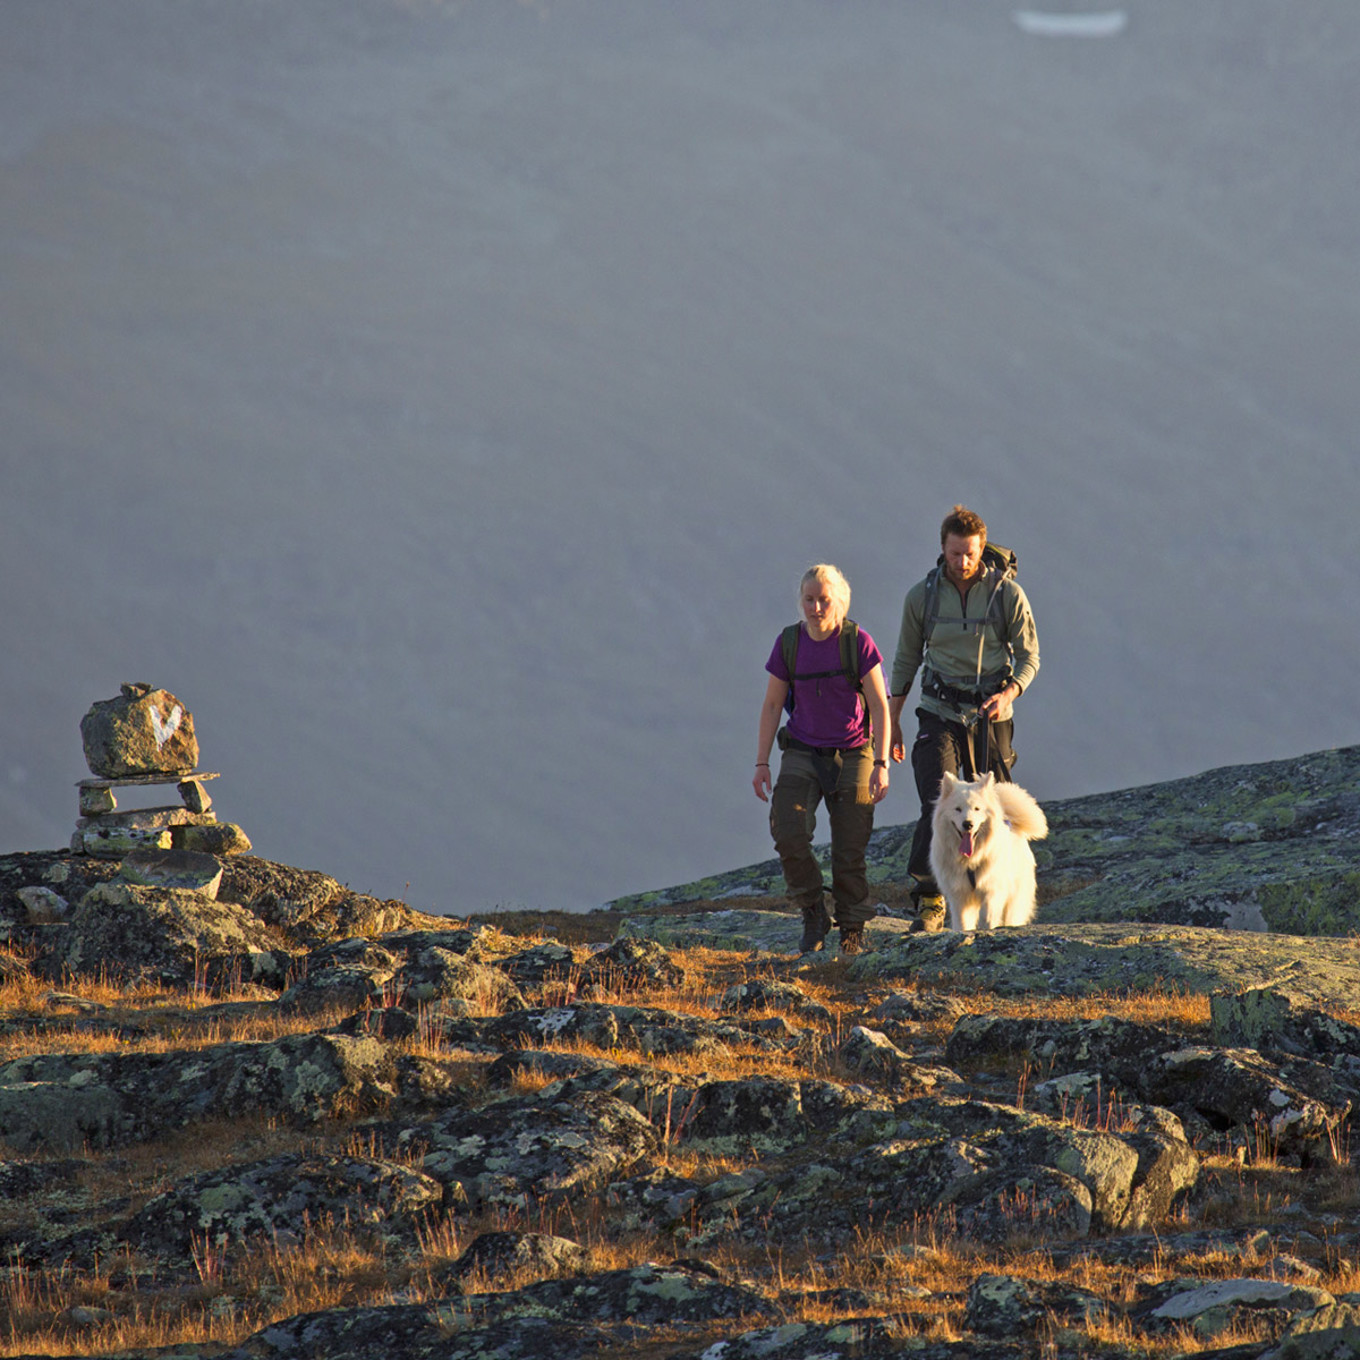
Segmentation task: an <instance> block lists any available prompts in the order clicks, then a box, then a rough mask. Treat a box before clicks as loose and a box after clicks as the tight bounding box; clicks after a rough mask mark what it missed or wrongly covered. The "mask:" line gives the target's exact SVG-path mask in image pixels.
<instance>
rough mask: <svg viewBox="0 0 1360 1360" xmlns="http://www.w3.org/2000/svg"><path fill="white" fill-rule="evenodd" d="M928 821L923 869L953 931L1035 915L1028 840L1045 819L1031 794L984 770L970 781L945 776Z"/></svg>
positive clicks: (1042, 832) (1040, 831) (1043, 832)
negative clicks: (927, 867) (936, 890)
mask: <svg viewBox="0 0 1360 1360" xmlns="http://www.w3.org/2000/svg"><path fill="white" fill-rule="evenodd" d="M930 825H931V840H930V869H931V872H932V873H933V874H934V875H935V882H936V883H938V884H939V885H940V891H941V892H942V893H943V894H944V900H945V902H946V903H948V905H949V924H950V925H951V926H952V927H953V928H954V929H955V930H977V929H979V928H981V929H983V930H991V929H992V928H993V927H994V926H1023V925H1028V924H1029V922H1030V921H1032V920H1033V919H1034V852H1033V851H1032V850H1031V849H1030V848H1029V843H1030V841H1037V840H1042V839H1043V837H1045V836H1047V835H1048V820H1047V819H1046V818H1045V817H1044V814H1043V810H1042V809H1041V808H1040V806H1039V804H1038V803H1036V802H1035V801H1034V799H1033V797H1031V796H1030V795H1029V794H1028V793H1026V792H1025V790H1024V789H1022V788H1021V787H1020V786H1019V785H1018V784H1000V783H998V782H997V780H996V777H995V776H994V775H993V774H991V773H990V772H988V774H987V775H986V776H985V777H984V778H982V779H977V780H973V781H972V782H971V783H970V782H969V781H968V780H966V779H959V778H958V777H957V776H955V775H952V774H948V773H946V774H945V777H944V782H943V783H942V784H941V785H940V796H939V798H938V799H937V800H936V803H935V812H934V816H933V817H932V819H931V823H930Z"/></svg>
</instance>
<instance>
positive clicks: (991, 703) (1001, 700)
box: [978, 680, 1020, 722]
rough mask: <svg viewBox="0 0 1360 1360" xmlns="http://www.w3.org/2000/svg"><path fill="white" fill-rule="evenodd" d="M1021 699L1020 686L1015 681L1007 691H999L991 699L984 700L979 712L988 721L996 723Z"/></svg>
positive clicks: (1007, 687)
mask: <svg viewBox="0 0 1360 1360" xmlns="http://www.w3.org/2000/svg"><path fill="white" fill-rule="evenodd" d="M1019 697H1020V686H1019V685H1017V684H1016V683H1015V681H1014V680H1012V681H1011V682H1010V684H1009V685H1007V686H1006V688H1005V689H999V690H997V692H996V693H995V694H993V695H992V696H991V697H990V698H988V699H985V700H983V702H982V705H981V706H980V707H979V708H978V712H979V713H980V714H981V715H982V716H983V717H984V718H986V719H987V720H988V722H996V721H997V719H998V718H999V716H1000V714H1001V713H1003V712H1004V711H1005V710H1006V709H1007V708H1009V707H1010V705H1011V704H1013V703H1014V702H1015V701H1016V700H1017V699H1018V698H1019Z"/></svg>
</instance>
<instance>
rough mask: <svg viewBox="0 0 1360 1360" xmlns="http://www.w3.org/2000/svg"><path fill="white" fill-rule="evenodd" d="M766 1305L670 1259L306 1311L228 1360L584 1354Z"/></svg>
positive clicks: (539, 1359)
mask: <svg viewBox="0 0 1360 1360" xmlns="http://www.w3.org/2000/svg"><path fill="white" fill-rule="evenodd" d="M770 1311H771V1305H770V1302H769V1300H768V1299H766V1298H765V1296H763V1295H762V1294H760V1293H758V1292H757V1291H755V1290H753V1289H750V1288H748V1287H746V1286H743V1285H740V1284H734V1283H730V1282H728V1281H727V1280H725V1279H723V1278H722V1277H721V1276H720V1275H719V1274H718V1272H716V1271H713V1270H711V1269H710V1268H707V1267H704V1266H702V1265H700V1264H699V1263H696V1262H692V1261H676V1262H674V1263H673V1264H670V1265H640V1266H634V1267H632V1268H630V1269H627V1270H615V1271H606V1272H602V1273H600V1274H596V1275H588V1276H584V1277H580V1278H576V1277H573V1278H570V1279H561V1280H545V1281H542V1282H540V1283H538V1284H532V1285H527V1286H525V1287H523V1288H521V1289H514V1290H505V1291H502V1292H496V1293H484V1294H466V1295H450V1296H448V1297H446V1298H444V1299H441V1300H438V1301H437V1302H433V1303H428V1304H405V1305H393V1306H388V1307H374V1308H362V1309H341V1308H335V1309H331V1310H329V1311H328V1312H325V1313H308V1314H302V1315H300V1316H298V1317H294V1318H286V1319H283V1320H282V1321H280V1322H276V1323H273V1324H272V1325H271V1326H269V1327H267V1328H265V1329H264V1330H263V1331H260V1332H257V1333H256V1334H255V1335H254V1336H252V1337H250V1338H249V1339H248V1340H247V1341H246V1342H245V1343H244V1344H243V1345H242V1346H241V1347H239V1348H238V1350H236V1351H234V1352H231V1353H230V1360H373V1357H375V1356H391V1357H399V1358H400V1360H545V1358H546V1357H551V1358H552V1360H583V1357H585V1356H587V1355H589V1354H591V1353H598V1352H599V1351H601V1350H603V1349H604V1348H605V1347H608V1346H612V1347H614V1348H619V1347H627V1346H628V1345H630V1344H632V1345H640V1344H642V1343H643V1342H644V1341H646V1340H647V1339H648V1332H649V1331H650V1330H651V1329H653V1328H655V1327H657V1326H675V1325H678V1324H683V1323H686V1322H707V1321H711V1320H714V1319H725V1318H743V1319H744V1318H758V1317H760V1316H762V1315H763V1314H768V1313H769V1312H770Z"/></svg>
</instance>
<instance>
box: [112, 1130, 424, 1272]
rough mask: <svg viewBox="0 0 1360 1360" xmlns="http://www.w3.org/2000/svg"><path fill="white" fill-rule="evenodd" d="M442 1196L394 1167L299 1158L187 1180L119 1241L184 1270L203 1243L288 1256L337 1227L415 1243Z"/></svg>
mask: <svg viewBox="0 0 1360 1360" xmlns="http://www.w3.org/2000/svg"><path fill="white" fill-rule="evenodd" d="M442 1197H443V1186H441V1185H440V1184H439V1182H438V1181H436V1180H435V1179H434V1178H433V1177H431V1176H426V1175H424V1174H423V1173H421V1172H419V1171H416V1170H413V1169H412V1168H411V1167H408V1166H403V1165H401V1164H400V1163H397V1162H392V1161H385V1160H383V1159H381V1158H375V1157H334V1156H320V1155H306V1154H301V1153H298V1154H291V1155H287V1156H283V1157H274V1158H270V1159H269V1160H266V1161H260V1162H252V1163H249V1164H247V1165H244V1166H228V1167H222V1168H220V1169H217V1170H213V1171H208V1172H204V1173H203V1174H201V1175H198V1176H193V1177H191V1178H190V1179H188V1180H185V1181H182V1182H180V1183H179V1184H178V1185H176V1186H174V1187H173V1188H172V1189H170V1190H168V1191H166V1192H165V1193H164V1194H161V1195H157V1196H156V1197H155V1198H154V1199H152V1200H150V1201H149V1202H148V1203H147V1204H146V1205H145V1206H144V1207H143V1208H142V1209H140V1210H139V1211H138V1212H137V1213H136V1214H135V1215H134V1216H133V1217H132V1219H130V1220H129V1221H128V1223H126V1224H125V1225H124V1226H123V1227H122V1229H120V1231H119V1233H118V1237H119V1240H120V1241H122V1242H126V1243H128V1244H130V1245H131V1246H134V1247H136V1248H137V1249H138V1250H139V1251H144V1252H151V1253H156V1254H159V1255H162V1256H167V1257H169V1258H170V1259H172V1260H178V1261H179V1262H181V1263H182V1262H184V1261H186V1260H188V1259H189V1258H190V1256H191V1255H192V1253H193V1252H194V1251H195V1250H196V1249H198V1248H199V1247H200V1246H201V1244H204V1243H206V1244H207V1245H209V1246H211V1247H225V1248H235V1247H242V1246H248V1245H251V1244H253V1243H254V1244H258V1243H266V1244H274V1245H277V1246H278V1247H280V1248H283V1249H286V1248H288V1247H290V1246H294V1245H297V1244H300V1243H302V1242H304V1241H305V1240H306V1239H307V1238H308V1237H309V1236H310V1235H312V1234H314V1233H316V1232H324V1231H329V1230H331V1229H333V1228H334V1227H335V1226H336V1225H337V1224H346V1225H348V1226H349V1227H350V1228H351V1229H353V1230H354V1231H356V1232H360V1233H363V1232H375V1233H378V1234H380V1235H383V1236H386V1235H389V1234H392V1233H398V1234H400V1235H402V1236H404V1237H406V1238H407V1239H408V1240H411V1241H413V1240H414V1229H415V1225H416V1223H417V1222H418V1221H419V1220H420V1219H421V1218H422V1216H423V1215H425V1214H426V1213H428V1212H430V1211H432V1210H437V1209H438V1208H439V1205H440V1202H441V1199H442Z"/></svg>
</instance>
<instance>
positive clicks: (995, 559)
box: [921, 542, 1020, 647]
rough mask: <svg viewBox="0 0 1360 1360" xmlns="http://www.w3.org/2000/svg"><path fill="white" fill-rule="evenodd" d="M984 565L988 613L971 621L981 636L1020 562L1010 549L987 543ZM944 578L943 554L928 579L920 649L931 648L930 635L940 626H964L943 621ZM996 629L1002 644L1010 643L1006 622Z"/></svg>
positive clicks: (957, 620) (958, 620)
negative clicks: (987, 593) (942, 586)
mask: <svg viewBox="0 0 1360 1360" xmlns="http://www.w3.org/2000/svg"><path fill="white" fill-rule="evenodd" d="M982 565H983V567H984V568H985V569H986V571H987V573H988V578H989V580H990V581H991V592H992V593H991V595H989V596H988V598H987V609H986V611H985V612H984V613H983V616H982V618H981V619H974V620H972V624H973V626H975V627H976V628H977V629H978V630H979V632H980V631H981V629H982V627H983V625H984V624H985V623H986V622H987V620H988V619H990V618H991V616H992V607H993V606H994V605H995V604H996V602H997V601H998V600H999V599H1000V598H1001V585H1002V583H1003V582H1005V581H1013V580H1015V578H1016V576H1017V574H1018V573H1019V571H1020V563H1019V559H1018V558H1017V557H1016V555H1015V553H1014V552H1012V551H1011V549H1010V548H1003V547H1002V546H1001V544H999V543H991V542H988V543H985V544H983V547H982ZM943 576H944V554H943V553H941V554H940V556H939V558H938V559H937V560H936V563H935V565H934V566H933V567H932V568H931V569H930V571H929V573H928V574H927V576H926V598H925V618H924V620H923V621H922V627H921V645H922V647H925V646H928V645H929V643H930V635H931V634H932V633H933V632H934V631H935V625H936V624H937V623H957V624H960V625H962V624H963V623H964V622H965V620H963V619H961V618H959V617H957V616H954V617H949V618H941V617H940V581H941V579H942V578H943ZM997 629H998V632H999V633H1000V634H1001V640H1002V641H1003V642H1006V641H1008V639H1007V637H1006V620H1005V619H1004V618H1001V619H998V620H997Z"/></svg>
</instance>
